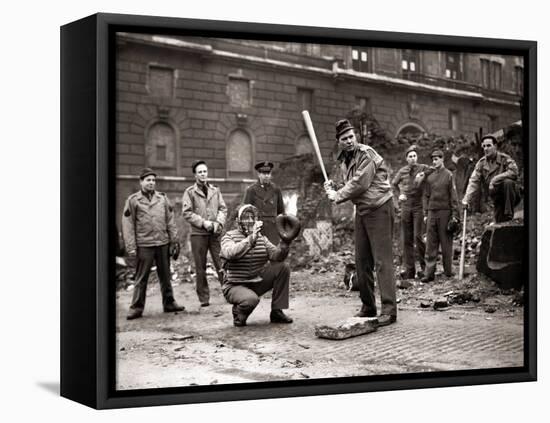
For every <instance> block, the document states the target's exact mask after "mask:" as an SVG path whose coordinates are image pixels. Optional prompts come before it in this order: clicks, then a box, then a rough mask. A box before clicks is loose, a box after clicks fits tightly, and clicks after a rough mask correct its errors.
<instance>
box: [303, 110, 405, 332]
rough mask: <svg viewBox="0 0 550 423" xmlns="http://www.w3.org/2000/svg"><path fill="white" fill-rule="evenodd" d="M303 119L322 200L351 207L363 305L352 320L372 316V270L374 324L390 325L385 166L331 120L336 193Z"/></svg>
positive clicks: (389, 206)
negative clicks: (337, 167) (338, 177)
mask: <svg viewBox="0 0 550 423" xmlns="http://www.w3.org/2000/svg"><path fill="white" fill-rule="evenodd" d="M302 115H303V117H304V120H305V122H306V127H307V128H308V131H309V135H310V138H311V142H312V143H313V147H314V149H315V152H316V154H317V158H318V159H319V163H320V164H321V169H322V170H323V176H324V177H325V184H324V187H325V191H326V194H327V197H328V198H329V200H330V201H332V202H334V203H336V204H340V203H343V202H345V201H348V200H349V201H352V202H353V204H355V208H356V214H355V265H356V268H357V283H358V286H359V296H360V298H361V301H362V306H361V310H360V311H359V313H357V314H356V316H357V317H376V316H377V309H376V300H375V296H374V269H375V268H376V274H377V278H378V285H379V287H380V296H381V305H382V310H381V314H380V316H379V318H378V325H379V326H386V325H390V324H392V323H394V322H395V321H396V320H397V305H396V294H395V279H394V269H393V252H392V235H393V221H394V210H393V203H392V196H393V194H392V189H391V185H390V180H389V169H388V166H387V165H386V163H385V162H384V159H383V158H382V157H381V156H380V155H379V154H378V153H377V152H376V151H375V150H374V149H373V148H371V147H369V146H367V145H364V144H359V143H358V142H357V138H356V135H355V131H354V128H353V126H352V125H351V123H350V122H349V121H348V120H346V119H342V120H339V121H338V122H336V140H337V142H338V147H339V149H340V154H339V155H338V161H339V162H340V163H341V170H342V176H343V180H344V186H343V187H342V188H340V189H338V190H335V189H334V183H333V182H332V181H331V180H329V179H328V177H327V175H326V171H325V169H324V165H323V161H322V157H321V153H320V150H319V145H318V142H317V138H316V137H315V133H314V131H313V125H312V124H311V119H310V117H309V113H307V111H304V112H302Z"/></svg>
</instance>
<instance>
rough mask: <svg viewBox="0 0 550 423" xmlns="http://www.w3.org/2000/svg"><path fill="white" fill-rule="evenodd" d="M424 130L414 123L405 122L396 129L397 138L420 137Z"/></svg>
mask: <svg viewBox="0 0 550 423" xmlns="http://www.w3.org/2000/svg"><path fill="white" fill-rule="evenodd" d="M425 132H426V131H425V130H424V128H422V127H421V126H420V125H418V124H416V123H407V124H405V125H403V126H402V127H401V128H399V130H398V131H397V138H399V137H407V138H420V137H421V136H422V135H423V134H424V133H425Z"/></svg>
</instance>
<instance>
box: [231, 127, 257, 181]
mask: <svg viewBox="0 0 550 423" xmlns="http://www.w3.org/2000/svg"><path fill="white" fill-rule="evenodd" d="M252 162H253V157H252V140H251V139H250V136H249V135H248V133H247V132H245V131H243V130H241V129H237V130H236V131H233V132H232V133H231V135H230V136H229V140H228V142H227V173H228V176H234V177H246V176H250V175H251V173H252Z"/></svg>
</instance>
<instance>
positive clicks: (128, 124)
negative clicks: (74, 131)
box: [116, 42, 520, 213]
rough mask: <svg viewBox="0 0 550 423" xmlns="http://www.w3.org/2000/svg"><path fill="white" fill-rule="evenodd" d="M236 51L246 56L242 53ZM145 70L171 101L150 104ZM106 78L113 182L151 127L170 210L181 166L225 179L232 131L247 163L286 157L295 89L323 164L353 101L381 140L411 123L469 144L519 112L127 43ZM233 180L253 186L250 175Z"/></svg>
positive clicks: (298, 119) (130, 186)
mask: <svg viewBox="0 0 550 423" xmlns="http://www.w3.org/2000/svg"><path fill="white" fill-rule="evenodd" d="M243 49H244V50H243V51H244V52H246V48H243ZM378 54H379V56H380V57H387V58H388V60H389V59H392V60H394V59H395V57H396V53H395V51H394V50H391V49H386V50H382V49H381V50H380V51H379V52H378ZM434 57H435V54H434ZM151 64H152V65H155V66H161V67H167V68H170V69H174V71H175V75H176V77H175V86H174V91H173V93H174V95H173V96H172V97H170V98H165V97H155V96H154V95H151V87H149V86H148V80H149V77H148V75H149V71H150V70H149V65H151ZM434 66H435V65H434ZM386 68H387V72H396V67H395V66H394V65H391V64H388V65H387V66H386ZM116 69H117V72H116V80H117V103H116V113H117V115H116V117H117V126H116V131H117V134H116V136H117V138H116V148H117V154H116V173H117V175H138V174H139V172H140V170H141V169H142V168H143V167H144V166H146V164H147V163H146V137H147V134H148V131H149V129H150V128H151V126H152V125H153V124H155V123H157V122H163V123H166V124H167V125H169V126H170V127H171V128H172V129H173V131H174V134H175V138H176V146H175V154H176V156H177V157H176V160H175V165H174V166H171V167H165V168H163V167H156V170H157V171H158V173H159V175H162V176H178V177H185V178H189V179H185V180H180V181H172V182H168V181H162V180H159V183H158V189H159V190H161V191H165V192H167V193H168V195H169V197H170V198H172V199H173V201H174V202H176V201H179V200H180V198H181V195H182V193H183V191H184V190H185V188H186V187H187V186H189V185H190V184H191V183H192V182H193V178H192V176H193V175H192V171H191V169H190V165H191V163H192V162H193V161H194V160H196V159H199V158H200V159H205V160H206V161H207V162H208V165H209V171H210V176H211V177H214V178H227V177H228V176H231V175H228V172H227V167H226V155H227V151H226V149H227V140H228V137H229V136H230V134H231V133H232V131H234V130H237V129H242V130H244V131H245V132H246V133H247V134H249V135H250V138H251V140H252V149H253V161H254V162H256V161H260V160H271V161H273V162H274V163H275V164H276V166H277V165H278V164H279V163H281V162H282V161H283V160H285V159H287V158H289V157H291V156H293V155H294V154H295V151H296V145H295V143H296V140H297V139H298V138H299V137H300V136H302V135H304V134H305V133H306V131H305V127H304V124H303V122H302V116H301V113H300V112H301V107H300V105H299V104H298V100H297V95H296V92H297V89H298V88H309V89H311V90H312V91H313V97H312V107H311V110H310V115H311V117H312V120H313V123H314V126H315V131H316V134H317V138H318V140H319V142H320V147H321V151H322V154H323V156H324V157H325V160H327V161H329V159H330V158H331V155H332V153H333V152H334V122H335V121H336V120H337V119H340V118H342V117H345V116H346V115H348V114H349V113H350V111H351V109H352V108H353V107H354V106H356V105H357V104H358V99H357V98H358V97H367V98H369V99H370V103H371V105H372V113H373V115H374V117H375V118H376V119H377V120H378V122H379V123H380V124H381V126H382V127H383V128H384V129H385V130H386V132H387V134H388V136H389V137H390V138H393V137H395V136H396V135H397V131H398V129H399V128H401V127H402V126H403V125H405V124H407V123H411V122H413V123H416V124H417V125H419V126H421V127H422V128H424V129H425V131H426V132H428V133H437V134H440V135H444V136H450V135H459V134H469V135H472V134H473V133H474V132H477V131H478V130H479V128H480V127H481V128H483V131H484V132H488V131H489V129H490V127H489V125H490V119H489V115H492V116H498V121H499V123H500V124H501V125H506V124H508V123H511V122H513V121H516V120H518V119H520V110H519V108H518V107H515V106H508V105H502V104H498V103H494V102H480V101H479V100H477V99H476V100H471V99H466V98H460V97H451V96H449V95H439V94H435V93H428V92H423V91H419V90H418V89H408V88H401V87H395V86H391V85H381V84H376V83H373V82H368V83H367V82H365V81H360V80H357V79H351V78H350V79H346V78H337V79H334V78H332V77H331V76H330V75H322V74H314V73H311V72H304V71H297V70H296V71H292V70H284V69H281V68H276V67H274V66H266V65H260V64H251V63H246V62H245V61H236V60H227V59H222V58H220V57H213V56H208V55H205V54H202V55H200V54H196V53H194V52H190V51H182V50H175V49H170V48H162V47H157V46H151V45H146V44H140V43H133V42H124V43H119V46H118V50H117V64H116ZM397 69H398V67H397ZM230 78H237V79H238V80H241V81H252V83H251V84H250V85H249V88H250V89H251V94H250V99H251V103H250V104H249V105H247V106H246V107H239V106H235V105H232V102H231V101H230V97H229V95H228V83H229V80H230ZM506 84H508V82H506ZM411 103H413V104H414V111H413V112H411ZM449 109H452V110H456V111H458V112H459V113H460V127H459V129H458V130H457V131H452V130H451V129H449ZM239 176H240V177H241V178H242V177H251V178H253V177H254V175H253V172H251V173H249V174H248V175H239ZM246 185H247V183H243V182H240V183H239V182H223V181H222V182H220V186H221V188H222V191H223V192H224V193H227V195H228V196H230V197H231V198H234V197H235V196H238V195H241V193H242V191H243V190H244V187H245V186H246ZM138 188H139V185H138V183H137V181H133V180H128V179H119V180H118V181H117V213H121V211H122V205H123V203H124V200H125V198H126V197H127V195H129V194H130V193H131V192H134V191H136V190H137V189H138Z"/></svg>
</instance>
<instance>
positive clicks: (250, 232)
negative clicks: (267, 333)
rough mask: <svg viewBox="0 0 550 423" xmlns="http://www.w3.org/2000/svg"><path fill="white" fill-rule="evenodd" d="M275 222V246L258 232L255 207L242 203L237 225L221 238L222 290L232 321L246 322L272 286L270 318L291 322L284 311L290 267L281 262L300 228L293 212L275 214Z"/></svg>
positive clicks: (286, 303) (259, 222)
mask: <svg viewBox="0 0 550 423" xmlns="http://www.w3.org/2000/svg"><path fill="white" fill-rule="evenodd" d="M276 226H277V230H278V232H279V236H280V237H281V241H280V242H279V244H278V246H275V245H273V244H272V243H271V242H270V241H269V239H268V238H267V237H266V236H264V235H262V234H261V233H260V231H261V229H262V222H261V221H260V220H258V209H256V207H254V206H252V205H250V204H245V205H243V206H241V207H240V208H239V211H238V214H237V229H234V230H231V231H228V232H227V233H226V234H225V235H224V236H223V238H222V243H221V254H220V257H221V259H222V263H223V267H224V269H225V275H224V284H223V294H224V296H225V299H226V300H227V302H229V303H230V304H233V324H234V325H235V326H246V319H247V318H248V316H249V315H250V313H252V311H253V310H254V309H255V308H256V306H257V305H258V303H259V302H260V296H262V295H263V294H265V293H266V292H268V291H269V290H273V293H272V299H271V314H270V320H271V322H272V323H292V319H291V318H290V317H289V316H287V315H286V314H284V312H283V310H284V309H287V308H288V288H289V280H290V267H289V266H288V264H286V263H285V262H284V260H285V258H286V257H287V256H288V252H289V250H290V243H291V242H292V240H294V238H296V237H297V236H298V234H299V232H300V222H299V221H298V219H297V218H296V217H294V216H290V215H282V214H281V215H278V216H277V218H276Z"/></svg>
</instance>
